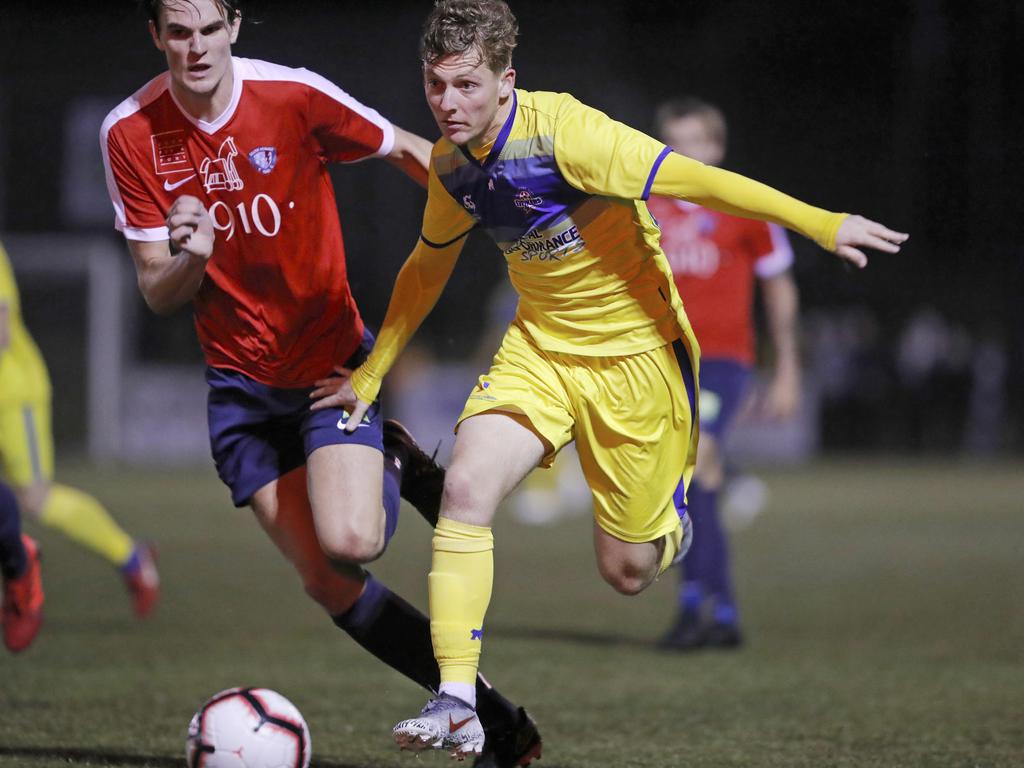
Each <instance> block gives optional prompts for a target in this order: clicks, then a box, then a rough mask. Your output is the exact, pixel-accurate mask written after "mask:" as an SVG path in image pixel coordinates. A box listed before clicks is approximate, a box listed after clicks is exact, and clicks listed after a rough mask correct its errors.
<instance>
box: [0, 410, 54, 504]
mask: <svg viewBox="0 0 1024 768" xmlns="http://www.w3.org/2000/svg"><path fill="white" fill-rule="evenodd" d="M0 467H2V469H3V478H4V480H6V481H7V482H8V483H10V484H11V485H13V486H15V487H16V488H25V487H28V486H31V485H33V484H34V483H35V482H37V481H39V480H52V479H53V433H52V432H51V430H50V403H49V401H45V402H27V403H25V402H23V403H15V404H11V405H6V404H0Z"/></svg>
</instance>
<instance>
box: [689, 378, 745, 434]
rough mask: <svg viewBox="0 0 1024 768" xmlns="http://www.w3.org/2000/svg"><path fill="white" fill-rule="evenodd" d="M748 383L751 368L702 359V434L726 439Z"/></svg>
mask: <svg viewBox="0 0 1024 768" xmlns="http://www.w3.org/2000/svg"><path fill="white" fill-rule="evenodd" d="M749 384H750V367H749V366H746V365H744V364H743V363H738V362H736V361H735V360H729V359H727V358H710V359H709V358H701V361H700V431H701V432H702V433H704V434H708V435H714V436H715V437H716V438H718V439H719V440H721V439H723V436H724V435H725V432H726V430H728V429H729V426H730V425H731V424H732V421H733V419H734V418H736V412H737V411H738V410H739V407H740V405H742V403H743V397H744V395H746V393H747V386H748V385H749Z"/></svg>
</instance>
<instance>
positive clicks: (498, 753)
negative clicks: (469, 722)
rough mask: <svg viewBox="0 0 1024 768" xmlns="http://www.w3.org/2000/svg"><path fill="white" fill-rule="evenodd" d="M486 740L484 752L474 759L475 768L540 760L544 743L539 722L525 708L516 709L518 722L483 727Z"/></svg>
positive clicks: (501, 767)
mask: <svg viewBox="0 0 1024 768" xmlns="http://www.w3.org/2000/svg"><path fill="white" fill-rule="evenodd" d="M484 732H485V735H486V740H485V741H484V751H483V752H482V753H481V754H480V757H478V758H477V759H476V760H475V761H473V768H519V766H527V765H529V764H530V763H531V762H533V761H534V760H539V759H540V756H541V755H540V753H541V749H542V747H543V746H544V745H543V742H542V741H541V738H540V731H538V730H537V724H536V723H535V722H533V718H532V717H530V716H529V715H528V714H527V713H526V710H525V709H523V708H522V707H519V708H518V709H517V710H516V721H515V723H512V724H509V725H506V726H503V727H495V728H492V729H488V728H486V726H485V728H484Z"/></svg>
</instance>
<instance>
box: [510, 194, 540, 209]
mask: <svg viewBox="0 0 1024 768" xmlns="http://www.w3.org/2000/svg"><path fill="white" fill-rule="evenodd" d="M513 203H515V206H516V208H519V209H521V210H524V211H527V210H536V209H537V208H539V207H540V206H541V205H543V204H544V198H543V197H541V196H540V195H535V194H533V193H532V192H531V191H530V190H528V189H520V190H519V191H518V192H516V197H515V200H513Z"/></svg>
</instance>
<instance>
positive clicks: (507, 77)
mask: <svg viewBox="0 0 1024 768" xmlns="http://www.w3.org/2000/svg"><path fill="white" fill-rule="evenodd" d="M515 87H516V71H515V70H514V69H512V67H509V68H508V69H506V70H505V71H504V72H502V73H501V82H499V83H498V98H500V99H501V100H502V101H504V100H505V99H507V98H509V97H510V96H512V91H514V90H515Z"/></svg>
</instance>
